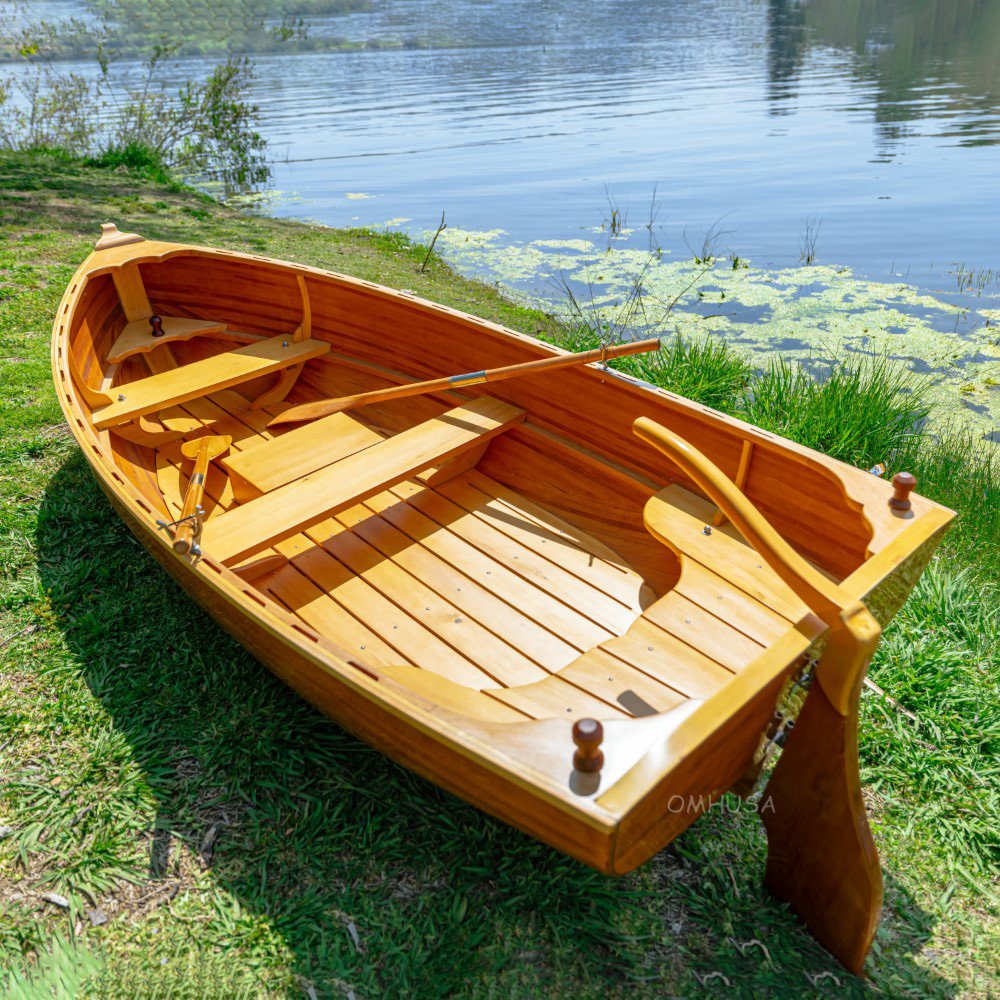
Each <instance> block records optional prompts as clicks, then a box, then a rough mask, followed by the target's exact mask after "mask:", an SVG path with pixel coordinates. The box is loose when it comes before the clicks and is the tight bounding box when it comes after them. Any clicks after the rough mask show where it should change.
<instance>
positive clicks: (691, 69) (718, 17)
mask: <svg viewBox="0 0 1000 1000" xmlns="http://www.w3.org/2000/svg"><path fill="white" fill-rule="evenodd" d="M33 10H37V11H38V12H39V14H40V15H41V14H49V15H51V14H53V13H56V14H58V13H66V12H72V13H80V12H81V11H83V10H85V5H83V4H81V3H72V2H69V0H39V2H38V3H37V4H35V5H33ZM310 30H311V32H312V33H313V34H314V35H317V36H330V37H338V38H347V39H349V40H352V41H355V42H364V43H366V45H367V46H368V47H367V48H366V49H365V50H364V51H355V52H342V53H332V54H312V53H310V54H283V55H273V56H262V57H257V65H258V80H257V83H256V85H255V91H254V94H253V98H254V100H255V101H257V102H258V103H259V105H260V108H261V112H262V116H263V132H264V134H265V136H266V137H267V139H268V141H269V142H270V144H271V147H272V150H273V152H274V153H275V155H276V157H277V159H278V162H277V163H276V164H275V170H274V188H275V190H276V192H277V195H276V197H274V198H273V199H271V200H269V201H268V202H267V203H266V209H267V210H268V211H270V212H273V213H276V214H279V215H287V216H296V217H302V218H309V219H314V220H317V221H320V222H323V223H326V224H329V225H334V226H342V225H350V224H360V225H375V226H380V225H384V224H386V223H392V224H394V225H398V226H400V227H401V228H403V229H405V230H407V231H409V232H412V233H414V234H418V235H423V234H425V233H426V232H427V231H428V230H433V229H434V228H435V226H436V225H437V222H438V220H439V219H440V217H441V213H442V211H444V212H445V213H446V217H447V220H448V224H449V227H450V228H451V229H452V230H453V229H454V228H456V227H457V228H460V229H463V230H471V231H477V232H481V231H490V230H497V229H499V230H503V233H502V234H500V236H499V237H498V240H499V242H500V244H501V245H503V244H506V245H508V246H510V245H522V246H523V245H526V244H531V243H532V242H533V241H540V240H541V241H565V240H574V239H580V238H588V239H594V238H595V237H594V233H593V229H594V227H599V226H600V225H601V223H602V220H604V219H606V218H607V217H609V216H610V213H611V207H610V206H611V204H612V203H613V204H614V205H615V206H617V208H618V209H619V210H620V212H621V213H622V215H623V216H624V217H625V222H626V230H629V229H631V230H633V231H634V235H633V236H632V242H633V244H634V245H635V246H639V245H646V244H647V243H648V241H649V233H648V232H647V230H645V229H643V224H644V223H646V222H647V221H648V220H649V218H650V206H651V201H652V191H653V190H654V188H655V190H656V192H657V195H656V201H657V207H656V210H655V211H656V213H657V214H656V226H655V229H656V240H657V242H658V243H659V244H660V245H661V246H663V247H664V249H665V250H666V251H667V252H668V253H669V254H670V255H671V256H672V257H673V258H675V259H676V258H679V257H690V252H689V249H688V248H689V247H690V248H693V249H695V250H698V249H700V248H701V246H702V241H703V234H704V232H705V231H706V230H708V229H709V228H710V227H711V226H712V225H713V224H717V229H719V230H720V231H721V232H722V235H721V236H720V237H719V241H718V244H717V247H716V249H717V250H718V251H719V252H735V253H737V254H739V255H740V256H741V257H749V258H750V259H751V260H752V261H753V263H754V265H755V266H765V267H766V266H774V267H779V268H780V267H786V266H789V265H796V264H798V262H799V259H800V256H801V253H802V250H803V237H804V233H805V230H806V225H807V220H811V222H812V229H813V231H814V233H815V231H816V229H817V227H818V236H817V238H816V240H815V251H816V256H817V260H819V261H823V262H827V263H831V264H837V265H846V266H849V267H851V268H852V269H853V270H854V272H855V273H856V274H859V275H866V276H869V277H871V278H876V279H879V280H888V279H889V277H890V275H900V276H903V278H904V279H905V280H907V281H908V282H910V283H912V284H913V285H915V286H917V287H918V288H922V289H926V290H936V291H942V290H943V292H944V293H945V294H953V293H955V291H956V279H955V276H954V274H953V273H952V272H953V270H954V265H955V264H956V263H958V262H962V263H964V264H965V265H966V266H967V267H969V268H971V269H973V270H974V271H975V272H977V274H978V275H979V279H978V280H979V285H980V286H982V285H986V286H987V287H992V286H993V285H996V287H995V288H994V289H993V290H994V291H997V292H1000V283H997V281H996V279H995V277H994V274H995V269H1000V242H998V239H997V232H998V225H997V224H998V222H1000V212H998V209H1000V198H998V181H1000V149H998V145H997V144H998V140H1000V0H920V2H917V0H812V2H799V3H797V2H793V0H671V2H663V0H660V2H651V0H533V2H529V0H373V9H372V10H371V11H368V12H364V13H359V14H351V15H347V16H342V17H325V18H313V19H312V21H311V22H310ZM385 46H396V47H394V48H389V47H385ZM400 46H401V47H400ZM137 69H138V67H135V66H134V65H133V66H131V67H130V66H128V65H126V64H119V66H118V69H117V72H118V73H120V74H124V73H128V72H131V73H135V72H136V71H137ZM207 69H208V64H201V63H199V62H197V61H190V60H188V61H184V62H182V63H180V64H178V65H176V66H174V67H172V68H171V69H170V70H169V72H171V73H173V74H174V79H173V80H171V82H180V81H181V80H183V79H184V78H187V77H189V76H199V75H203V74H204V73H205V72H207ZM494 242H496V241H494ZM494 256H495V255H494ZM462 266H464V267H466V268H469V269H473V270H477V269H478V270H479V271H480V272H481V273H486V274H494V273H497V274H502V270H500V271H498V270H497V265H496V261H495V259H491V258H490V257H489V255H486V254H484V255H483V257H482V259H481V260H478V259H476V258H475V256H474V255H473V256H472V257H470V256H469V255H465V256H463V258H462ZM991 269H992V270H991ZM511 280H513V282H514V283H515V284H519V285H521V286H522V287H524V288H535V289H536V290H540V291H543V292H545V291H547V292H549V293H551V288H549V286H548V279H547V278H546V277H545V276H543V275H541V274H534V275H529V276H526V275H524V274H520V275H517V276H515V277H514V278H513V279H511Z"/></svg>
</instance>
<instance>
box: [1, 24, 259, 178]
mask: <svg viewBox="0 0 1000 1000" xmlns="http://www.w3.org/2000/svg"><path fill="white" fill-rule="evenodd" d="M6 9H7V11H8V12H9V10H10V5H8V6H7V8H6ZM78 29H79V30H80V31H82V30H84V29H83V27H82V26H80V25H78ZM66 30H68V29H67V23H65V22H64V23H62V24H60V26H59V27H58V28H57V27H55V26H53V25H51V24H48V23H41V24H36V25H31V26H28V27H20V28H9V29H7V30H6V33H5V35H4V37H3V39H2V41H3V43H4V44H5V46H6V47H8V48H10V47H12V48H13V49H14V50H15V51H16V52H18V53H19V54H20V56H21V58H22V60H23V61H24V64H25V65H24V66H23V67H22V69H21V71H20V72H8V73H6V74H5V75H4V76H0V147H5V148H7V149H8V150H28V149H39V148H49V149H62V150H65V151H66V152H69V153H72V154H74V155H85V156H90V157H91V158H93V159H94V160H95V162H97V163H99V164H102V165H109V166H125V167H139V168H145V169H148V168H156V167H159V168H161V169H162V168H164V167H166V168H175V169H178V170H180V171H183V172H185V173H188V174H194V175H200V176H203V177H207V178H211V179H213V180H217V181H221V182H222V183H223V185H224V187H225V188H226V190H228V191H234V190H245V189H247V188H250V187H253V186H255V185H259V184H261V183H263V182H264V181H266V180H267V179H268V177H269V176H270V167H269V164H268V160H267V156H266V141H265V140H264V139H263V137H262V136H261V135H260V133H259V132H258V131H257V127H256V126H257V119H258V113H259V112H258V108H257V105H255V104H253V103H252V102H251V101H250V100H249V98H248V91H249V88H250V85H251V83H252V81H253V77H254V71H253V65H252V63H251V62H250V61H249V59H247V58H246V57H241V56H230V57H229V58H228V59H227V60H226V61H225V62H223V63H221V64H219V65H218V66H216V67H215V68H214V69H212V70H211V72H209V73H208V75H207V77H205V78H204V79H202V80H197V81H189V82H187V83H186V84H184V85H183V86H182V87H180V88H177V89H171V88H170V87H169V86H168V85H167V84H165V83H163V82H162V78H163V76H164V75H165V74H164V69H165V68H166V66H167V64H168V63H169V62H170V61H171V60H172V59H175V58H176V57H177V53H178V48H179V45H178V43H170V42H166V41H161V42H159V43H157V44H155V45H153V46H152V48H151V49H150V51H149V53H148V55H147V57H146V59H145V61H144V63H143V64H142V75H141V76H138V77H137V78H135V79H134V80H130V79H129V78H128V77H127V76H126V75H125V74H123V73H122V72H120V71H119V72H113V70H114V69H115V66H114V56H113V55H112V50H111V49H110V48H109V46H108V42H109V39H110V37H111V33H110V32H111V29H110V28H109V27H108V25H107V24H106V23H105V25H104V27H103V28H101V29H97V28H94V27H93V26H89V27H87V30H88V31H89V32H90V33H91V34H92V35H94V37H95V39H96V41H95V45H94V50H93V55H94V59H95V62H96V66H97V70H98V72H97V73H96V74H94V75H92V76H85V75H82V74H80V73H75V72H68V71H66V70H63V69H60V68H59V67H58V64H57V63H56V62H55V61H54V59H53V58H52V53H53V51H54V49H55V45H56V40H57V38H58V37H59V36H60V33H64V32H65V31H66Z"/></svg>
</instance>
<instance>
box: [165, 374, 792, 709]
mask: <svg viewBox="0 0 1000 1000" xmlns="http://www.w3.org/2000/svg"><path fill="white" fill-rule="evenodd" d="M181 405H182V407H183V409H184V410H185V412H187V413H189V414H190V415H191V416H192V417H195V418H196V419H198V420H200V421H201V422H202V423H203V425H204V426H205V428H206V432H211V433H226V434H230V435H231V436H232V437H233V445H232V451H233V453H236V454H239V453H245V452H246V451H248V450H251V449H253V448H254V447H255V446H257V445H259V444H262V443H264V442H266V441H268V440H272V439H273V435H272V433H271V432H270V431H269V430H268V429H267V422H268V421H269V420H270V419H271V417H272V416H273V415H275V414H276V413H277V412H280V411H281V410H282V409H284V408H286V407H287V405H288V404H276V405H275V406H274V407H266V408H262V409H259V410H251V409H250V404H249V401H248V400H246V399H245V397H243V396H241V395H240V394H239V393H237V392H235V391H233V390H223V391H221V392H217V393H215V394H213V396H212V397H206V398H204V399H197V400H190V401H188V402H185V403H183V404H181ZM192 436H197V435H196V434H195V435H192ZM158 463H159V464H158V479H159V480H160V481H161V483H162V487H163V491H164V493H165V495H166V496H167V498H168V500H169V502H170V503H171V505H172V508H173V507H176V506H178V503H179V499H180V497H181V495H182V493H183V490H184V489H185V488H186V485H187V472H188V471H189V470H188V468H187V465H188V464H189V463H185V461H184V460H183V458H182V456H181V454H180V442H173V443H171V444H168V445H164V446H163V447H161V448H160V449H159V451H158ZM235 506H237V505H236V503H235V500H234V497H233V495H232V489H231V486H230V485H229V482H228V477H227V476H226V474H225V470H224V469H223V468H221V467H220V466H218V465H216V464H215V463H213V464H212V466H210V469H209V474H208V477H207V479H206V507H207V508H208V510H209V513H210V514H211V512H212V510H213V509H218V510H220V512H221V511H225V510H227V509H231V508H233V507H235ZM274 549H275V550H277V551H279V552H283V553H285V554H286V555H288V557H289V558H290V560H291V561H290V562H289V564H288V565H286V566H284V567H283V568H281V569H279V570H277V571H275V572H272V573H270V574H268V575H267V576H266V577H263V578H261V580H260V581H259V586H260V588H261V589H262V590H264V591H266V592H267V593H268V594H269V595H270V596H272V597H274V598H275V599H276V600H277V601H279V602H280V603H281V604H282V605H283V606H284V607H286V608H287V609H288V610H289V611H290V612H291V613H292V614H294V615H295V616H296V617H298V618H299V619H300V620H301V621H303V622H304V623H305V624H307V625H309V626H310V627H312V628H315V629H316V630H317V631H319V632H320V633H321V634H323V635H326V636H328V637H329V638H330V639H331V640H332V641H333V642H335V643H337V644H338V645H340V646H342V647H343V648H344V649H345V650H347V651H348V652H351V653H354V654H356V655H357V656H358V657H359V658H360V659H363V660H367V661H369V662H371V663H372V664H373V665H375V666H377V667H388V666H393V665H401V666H411V667H419V668H423V669H428V670H429V671H430V672H432V673H437V674H440V675H441V676H443V677H446V678H447V679H449V680H451V681H454V682H456V683H458V684H461V685H465V686H467V687H469V688H472V689H485V690H487V691H488V692H489V694H490V696H491V697H492V698H494V699H496V700H497V701H498V702H501V703H502V704H504V705H508V706H510V707H511V708H514V709H516V710H517V711H518V712H521V713H524V714H526V715H530V716H532V717H535V718H544V717H552V716H556V717H569V718H576V717H583V716H587V715H596V716H598V717H603V718H611V717H624V716H643V715H648V714H652V713H654V712H663V711H668V710H669V709H671V708H673V707H675V706H676V705H678V704H680V703H681V702H682V701H683V700H684V699H685V698H688V697H695V698H706V697H708V696H709V695H711V694H712V693H714V692H715V691H716V690H718V688H719V687H720V686H721V685H723V684H725V683H727V682H728V680H729V679H730V678H731V677H732V676H733V673H734V672H735V671H738V670H739V669H742V667H743V666H745V665H746V664H747V663H748V662H750V661H751V660H752V659H753V658H754V657H755V656H756V655H757V654H758V653H759V652H760V651H761V650H762V649H763V646H764V645H766V644H767V642H769V641H770V640H771V639H772V638H773V637H774V635H775V634H777V633H780V632H781V631H782V629H784V628H785V627H786V623H785V622H784V621H783V620H782V618H781V616H780V615H779V614H776V613H775V612H773V611H771V609H770V608H768V607H767V606H765V605H764V604H759V602H756V601H754V600H753V599H752V598H748V597H747V595H746V594H745V593H743V592H742V591H740V590H739V589H738V588H735V587H733V586H732V585H731V584H729V583H728V582H727V581H726V580H724V579H722V578H719V577H717V576H716V575H715V574H713V573H712V572H711V571H708V570H706V569H705V568H703V567H701V566H696V567H695V569H694V570H693V576H692V578H691V580H690V581H688V586H687V587H686V588H685V587H682V588H681V589H680V590H678V591H674V592H672V593H671V594H670V595H668V596H667V599H665V600H662V599H661V600H660V601H657V602H656V603H655V604H653V605H651V606H650V607H649V608H647V610H646V616H648V617H643V618H641V619H640V618H639V616H640V614H641V613H642V612H641V607H640V604H639V601H640V597H641V596H643V597H645V596H647V595H646V594H644V593H643V587H644V584H643V580H642V579H641V577H639V575H638V574H637V573H635V571H634V570H631V569H630V568H629V567H628V566H627V565H626V564H624V562H623V560H621V559H620V558H619V557H618V556H617V554H616V553H614V552H612V551H611V550H609V549H607V548H606V546H604V545H603V543H601V542H599V541H598V540H596V539H592V538H590V537H589V536H587V535H586V534H585V533H583V532H581V531H580V530H579V529H577V528H575V527H574V526H572V525H570V524H568V523H566V522H564V521H562V520H561V519H559V518H558V517H555V516H552V515H550V514H549V513H548V511H546V510H545V509H544V508H542V507H540V506H538V505H537V504H534V503H532V502H531V501H527V500H524V499H523V498H520V497H519V496H518V495H517V494H516V492H515V491H513V490H512V489H510V488H509V487H506V486H503V485H501V484H499V483H495V482H494V481H493V480H491V479H489V477H487V476H484V475H483V474H482V473H480V472H478V471H477V470H475V469H473V470H470V471H468V472H465V473H462V474H460V475H459V476H457V477H455V478H454V479H452V480H450V481H448V482H446V483H443V484H441V485H439V486H437V487H434V488H431V487H427V486H426V485H424V484H422V483H419V482H415V481H413V480H410V481H406V482H403V483H400V484H398V485H397V486H394V487H392V488H391V489H388V490H385V491H383V492H381V493H379V494H377V495H375V496H373V497H371V498H369V499H367V500H365V501H363V502H362V503H358V504H356V505H355V506H353V507H351V508H349V509H347V510H345V511H342V512H340V513H339V514H338V515H337V516H336V517H335V518H328V519H326V520H325V521H322V522H320V523H318V524H316V525H314V526H313V527H311V528H309V529H308V530H307V531H305V532H301V533H299V534H298V535H296V536H295V537H294V538H289V539H287V540H285V541H284V542H282V543H280V544H278V545H276V546H274ZM702 577H704V578H705V579H702ZM707 584H711V585H712V586H706V585H707ZM713 587H714V590H713V589H712V588H713ZM684 590H686V591H687V593H684V592H682V591H684ZM703 591H704V593H703ZM713 598H714V601H717V602H718V607H716V606H715V605H714V603H713ZM748 600H749V601H750V602H751V603H752V606H751V607H750V609H749V611H750V612H752V613H747V607H746V605H747V602H748ZM727 602H728V603H727ZM733 602H738V603H739V604H740V610H741V612H742V613H741V615H740V616H739V618H740V623H741V627H742V629H743V631H742V632H741V631H739V630H738V629H737V628H734V627H733V625H732V624H730V623H729V622H728V621H727V620H726V611H727V610H728V609H729V604H730V603H733ZM650 647H652V648H650ZM567 709H570V711H567Z"/></svg>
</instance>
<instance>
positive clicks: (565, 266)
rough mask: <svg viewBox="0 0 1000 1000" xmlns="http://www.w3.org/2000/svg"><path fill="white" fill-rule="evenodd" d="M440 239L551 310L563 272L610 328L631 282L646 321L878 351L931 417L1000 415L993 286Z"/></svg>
mask: <svg viewBox="0 0 1000 1000" xmlns="http://www.w3.org/2000/svg"><path fill="white" fill-rule="evenodd" d="M429 236H430V234H428V238H429ZM438 247H439V248H440V249H441V251H442V252H443V253H444V254H445V255H446V256H447V257H448V259H449V260H450V261H451V262H452V263H453V264H454V265H455V266H456V267H458V268H459V269H460V270H463V271H465V272H466V273H472V274H474V275H476V276H477V277H480V278H486V279H493V280H496V281H499V282H500V283H502V284H504V285H507V286H510V287H511V288H512V289H513V290H514V292H515V294H516V296H517V297H518V298H519V299H521V300H528V301H532V302H533V304H535V305H538V304H539V297H538V294H537V292H536V293H535V294H533V295H532V294H530V293H527V292H526V291H525V289H526V288H527V287H532V288H534V289H538V288H539V287H540V286H542V285H544V284H545V283H546V282H548V284H549V285H550V287H552V292H551V294H550V295H549V296H547V297H546V298H547V301H546V303H545V307H546V308H548V309H549V310H552V309H555V310H556V311H557V312H560V311H562V312H566V313H568V312H569V308H570V307H569V303H568V302H567V301H566V299H565V296H560V294H559V292H557V288H558V287H559V286H560V285H561V284H562V282H565V283H566V285H567V286H568V287H569V288H570V289H571V290H572V291H573V293H574V295H575V296H576V298H577V301H579V302H580V303H582V304H584V305H585V306H586V307H588V308H591V309H594V310H596V311H597V312H598V313H599V314H600V315H601V318H602V319H603V320H605V321H606V322H607V323H608V325H609V327H610V328H612V329H615V328H617V327H618V326H620V324H622V323H623V322H625V321H626V320H625V317H624V311H625V310H626V309H628V308H631V309H632V311H633V312H634V305H633V306H632V307H629V306H627V305H626V303H627V302H628V300H629V297H630V293H631V291H632V290H633V289H634V288H635V285H636V283H637V282H638V283H639V284H640V285H641V288H642V303H643V312H644V315H645V316H646V318H647V320H648V323H647V326H646V329H652V330H653V331H654V332H655V330H656V328H657V327H660V326H662V325H663V324H664V321H665V322H666V326H667V328H668V329H669V330H670V331H671V332H674V331H676V332H679V333H681V334H682V335H683V336H697V335H704V334H706V333H710V334H713V335H715V336H719V337H722V338H724V339H726V340H728V341H731V342H733V343H736V344H739V345H740V346H741V347H742V348H743V349H744V350H746V351H748V352H750V353H751V355H752V356H753V357H755V358H757V359H759V361H760V364H761V365H762V366H763V365H766V363H767V360H768V357H770V356H774V355H777V354H780V355H781V356H783V357H785V358H788V359H793V360H799V361H803V362H806V363H808V364H809V365H810V366H811V367H813V368H815V367H816V366H817V365H822V364H823V363H824V362H827V363H828V362H830V361H832V360H833V359H834V358H835V357H837V358H849V357H850V355H851V354H852V353H857V352H862V353H866V354H878V355H882V354H884V355H886V356H887V357H889V358H890V359H892V360H893V361H894V362H895V363H897V364H899V365H901V366H903V367H904V368H906V369H907V370H909V371H913V372H917V373H920V374H925V375H927V376H928V377H929V379H930V380H931V381H932V386H931V388H930V393H929V396H930V399H931V400H932V402H933V403H934V414H935V419H936V420H938V421H948V420H951V419H955V420H958V421H960V422H961V423H962V424H964V425H966V426H970V427H972V428H973V429H975V430H977V431H978V432H980V433H984V434H990V433H992V432H993V431H995V430H996V429H997V428H998V427H1000V389H998V384H1000V327H998V325H997V324H998V323H1000V308H997V307H996V306H1000V295H998V296H993V297H987V296H983V298H982V301H983V305H982V307H977V308H976V309H975V310H972V311H970V310H969V309H968V308H967V307H965V306H962V305H957V304H955V303H952V302H949V301H947V300H946V299H944V298H940V297H938V296H937V295H934V294H930V293H927V292H924V291H921V290H919V289H917V288H915V287H914V286H912V285H909V284H907V283H906V282H905V281H889V282H884V281H873V280H870V279H868V278H864V277H860V276H858V275H856V274H855V273H854V272H853V271H852V270H851V269H850V268H847V267H834V266H830V265H822V264H810V265H808V266H802V267H791V268H773V269H768V268H760V267H756V266H754V265H753V264H752V262H747V261H745V260H743V259H741V260H740V262H739V265H738V266H736V264H735V263H734V261H733V260H732V259H731V258H728V257H726V258H723V257H717V258H715V259H713V260H711V261H709V262H703V263H697V262H695V261H694V260H675V259H671V258H670V257H669V255H668V254H665V253H662V252H653V253H650V252H649V251H647V250H644V249H642V248H639V247H634V246H615V245H611V246H608V247H601V246H599V245H597V244H595V243H593V242H592V241H590V240H584V239H562V240H557V239H552V240H534V241H532V242H531V243H528V244H523V243H517V242H513V241H511V240H510V239H509V237H508V234H507V233H505V232H504V231H503V230H500V229H493V230H487V231H482V232H477V231H470V230H463V229H460V228H456V227H449V228H448V229H446V230H443V231H442V232H441V234H440V235H439V237H438ZM970 321H971V323H970ZM960 328H962V332H959V329H960Z"/></svg>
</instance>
